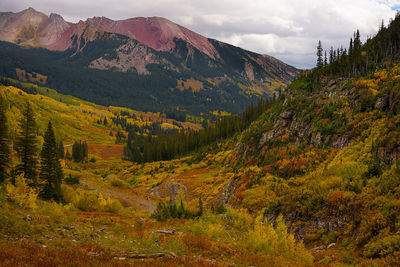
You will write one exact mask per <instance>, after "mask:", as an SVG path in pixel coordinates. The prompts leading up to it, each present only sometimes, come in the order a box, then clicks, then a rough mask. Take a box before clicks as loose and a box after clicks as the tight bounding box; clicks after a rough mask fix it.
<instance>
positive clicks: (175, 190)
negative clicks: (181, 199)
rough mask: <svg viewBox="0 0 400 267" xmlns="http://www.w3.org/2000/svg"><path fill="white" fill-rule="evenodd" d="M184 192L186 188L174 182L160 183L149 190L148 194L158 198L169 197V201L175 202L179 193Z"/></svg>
mask: <svg viewBox="0 0 400 267" xmlns="http://www.w3.org/2000/svg"><path fill="white" fill-rule="evenodd" d="M182 193H183V194H186V193H187V188H186V186H185V185H183V184H181V183H176V182H170V183H167V184H161V185H159V186H156V187H154V188H152V189H151V190H150V195H152V196H156V197H159V198H166V197H169V199H170V201H171V203H175V201H176V200H177V197H178V196H179V194H182Z"/></svg>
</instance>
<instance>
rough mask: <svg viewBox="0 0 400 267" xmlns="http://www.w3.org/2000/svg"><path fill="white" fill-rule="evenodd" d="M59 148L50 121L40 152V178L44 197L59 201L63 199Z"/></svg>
mask: <svg viewBox="0 0 400 267" xmlns="http://www.w3.org/2000/svg"><path fill="white" fill-rule="evenodd" d="M58 154H59V151H58V148H57V143H56V138H55V136H54V131H53V127H52V125H51V122H49V124H48V126H47V130H46V134H45V136H44V144H43V148H42V152H41V153H40V158H41V166H40V176H39V177H40V180H41V181H42V182H43V183H44V187H43V190H42V191H41V193H40V194H41V196H42V197H43V198H44V199H53V200H55V201H57V202H61V201H62V193H61V182H62V179H63V171H62V168H61V164H60V161H59V159H58Z"/></svg>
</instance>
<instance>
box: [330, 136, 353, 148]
mask: <svg viewBox="0 0 400 267" xmlns="http://www.w3.org/2000/svg"><path fill="white" fill-rule="evenodd" d="M350 143H351V140H349V137H347V136H339V137H338V138H337V139H336V140H335V141H333V143H332V146H333V147H335V148H338V149H343V148H345V147H346V146H348V145H349V144H350Z"/></svg>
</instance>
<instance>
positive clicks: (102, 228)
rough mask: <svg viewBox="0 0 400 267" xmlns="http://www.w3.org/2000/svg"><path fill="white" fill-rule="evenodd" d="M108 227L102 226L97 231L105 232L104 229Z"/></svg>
mask: <svg viewBox="0 0 400 267" xmlns="http://www.w3.org/2000/svg"><path fill="white" fill-rule="evenodd" d="M106 229H107V227H105V226H103V227H101V228H100V229H99V230H98V231H97V232H98V233H101V232H103V231H104V230H106Z"/></svg>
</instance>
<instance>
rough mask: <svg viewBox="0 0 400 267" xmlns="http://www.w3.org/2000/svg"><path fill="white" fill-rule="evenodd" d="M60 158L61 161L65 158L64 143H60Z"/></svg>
mask: <svg viewBox="0 0 400 267" xmlns="http://www.w3.org/2000/svg"><path fill="white" fill-rule="evenodd" d="M58 156H59V158H60V159H63V158H64V156H65V152H64V144H63V142H62V141H60V143H58Z"/></svg>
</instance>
